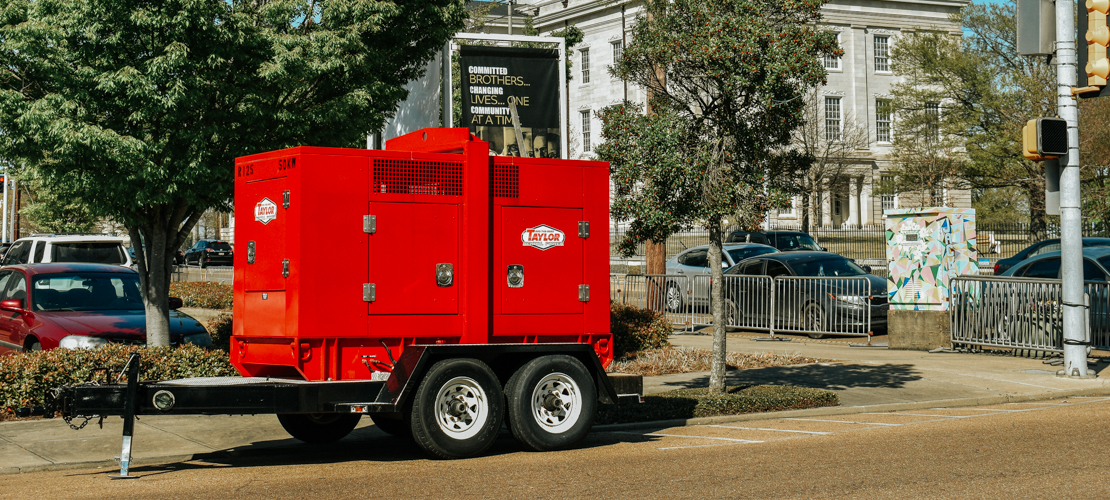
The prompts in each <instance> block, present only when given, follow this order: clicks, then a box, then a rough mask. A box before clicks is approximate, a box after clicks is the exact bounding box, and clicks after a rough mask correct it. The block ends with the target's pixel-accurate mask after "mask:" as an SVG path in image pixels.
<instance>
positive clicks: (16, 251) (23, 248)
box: [0, 233, 131, 267]
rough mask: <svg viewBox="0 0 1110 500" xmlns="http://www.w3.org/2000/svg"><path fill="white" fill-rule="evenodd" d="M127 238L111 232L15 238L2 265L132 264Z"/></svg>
mask: <svg viewBox="0 0 1110 500" xmlns="http://www.w3.org/2000/svg"><path fill="white" fill-rule="evenodd" d="M126 241H127V238H123V237H120V236H110V235H107V234H85V233H82V234H65V233H63V234H53V233H50V234H32V235H31V236H29V237H26V238H20V239H18V240H15V243H13V244H12V246H11V248H9V249H8V253H7V254H5V255H4V259H3V260H0V266H7V265H11V264H38V263H42V262H90V263H95V264H115V265H117V266H124V267H131V256H130V255H128V253H127V250H126V249H124V246H123V244H124V242H126Z"/></svg>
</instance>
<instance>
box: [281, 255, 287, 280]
mask: <svg viewBox="0 0 1110 500" xmlns="http://www.w3.org/2000/svg"><path fill="white" fill-rule="evenodd" d="M281 277H282V278H288V277H289V259H285V260H283V261H281Z"/></svg>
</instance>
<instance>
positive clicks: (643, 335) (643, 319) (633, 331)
mask: <svg viewBox="0 0 1110 500" xmlns="http://www.w3.org/2000/svg"><path fill="white" fill-rule="evenodd" d="M609 330H610V331H612V332H613V354H615V355H616V356H618V357H619V356H622V355H624V354H627V353H632V352H636V351H643V350H645V349H659V348H663V347H667V346H669V345H670V344H671V343H670V341H668V340H667V339H668V338H669V337H670V335H671V330H672V327H671V322H670V321H667V318H666V317H665V316H664V315H663V313H661V312H658V311H652V310H651V309H643V308H640V307H636V306H633V305H628V304H612V305H611V306H609Z"/></svg>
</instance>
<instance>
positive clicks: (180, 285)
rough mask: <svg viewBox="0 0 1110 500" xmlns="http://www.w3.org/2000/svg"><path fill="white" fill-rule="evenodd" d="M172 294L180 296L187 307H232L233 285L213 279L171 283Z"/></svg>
mask: <svg viewBox="0 0 1110 500" xmlns="http://www.w3.org/2000/svg"><path fill="white" fill-rule="evenodd" d="M170 296H171V297H180V298H181V301H182V302H184V303H185V307H201V308H204V309H231V285H224V284H220V283H213V282H211V281H181V282H175V283H170Z"/></svg>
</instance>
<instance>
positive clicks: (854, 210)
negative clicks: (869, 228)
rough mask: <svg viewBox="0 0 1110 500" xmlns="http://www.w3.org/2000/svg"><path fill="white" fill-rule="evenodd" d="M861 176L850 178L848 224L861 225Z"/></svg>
mask: <svg viewBox="0 0 1110 500" xmlns="http://www.w3.org/2000/svg"><path fill="white" fill-rule="evenodd" d="M860 181H861V179H860V178H859V177H849V178H848V225H849V226H852V227H859V225H860V224H859V220H860V218H859V191H860V189H859V187H860V186H859V185H860Z"/></svg>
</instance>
